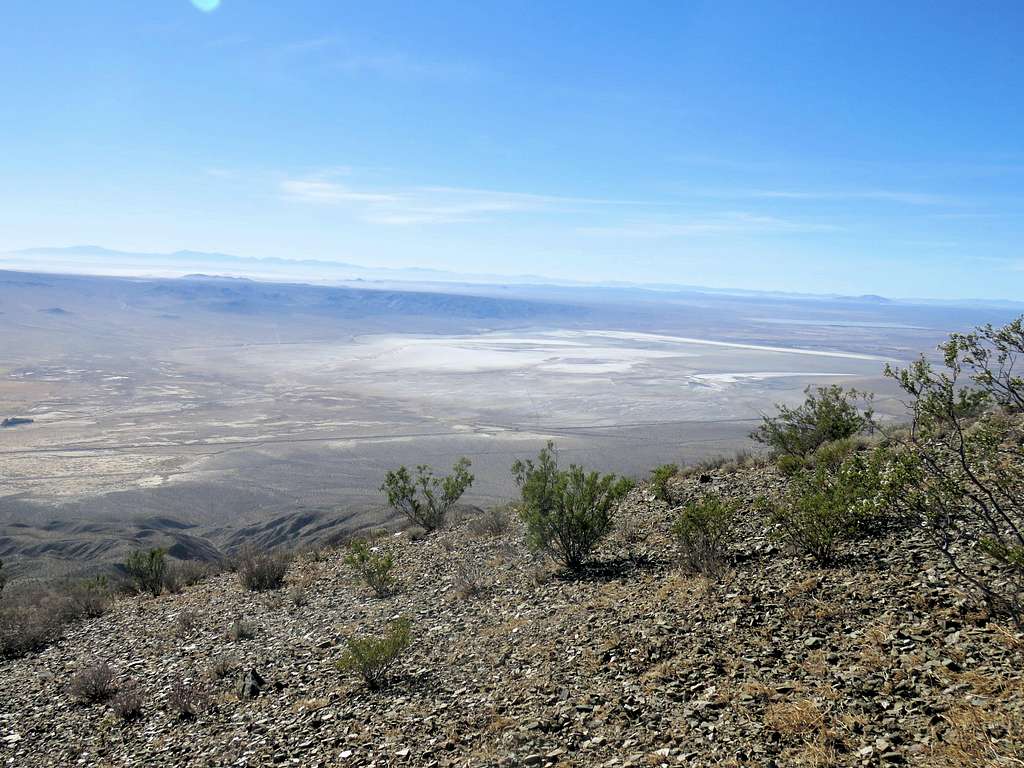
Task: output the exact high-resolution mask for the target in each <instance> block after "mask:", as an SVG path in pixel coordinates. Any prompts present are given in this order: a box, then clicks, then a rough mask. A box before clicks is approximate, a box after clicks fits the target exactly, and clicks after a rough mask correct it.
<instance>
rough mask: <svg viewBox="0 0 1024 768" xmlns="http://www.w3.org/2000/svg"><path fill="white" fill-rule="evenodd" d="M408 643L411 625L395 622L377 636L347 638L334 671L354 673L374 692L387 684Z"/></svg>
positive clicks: (407, 621)
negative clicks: (343, 651)
mask: <svg viewBox="0 0 1024 768" xmlns="http://www.w3.org/2000/svg"><path fill="white" fill-rule="evenodd" d="M411 643H412V622H410V621H409V619H407V618H405V617H402V618H399V619H395V620H394V621H393V622H391V624H390V626H389V627H388V630H387V632H386V633H385V634H384V635H382V636H380V637H358V636H353V637H350V638H348V640H347V641H346V649H345V653H344V655H343V656H342V657H341V660H340V661H339V662H338V669H340V670H341V671H343V672H356V673H358V674H359V675H360V676H361V677H362V678H363V681H364V682H365V683H366V685H367V686H368V687H369V688H371V689H373V690H377V689H379V688H382V687H384V685H386V684H387V681H388V675H389V674H390V672H391V669H392V667H393V666H394V665H395V663H396V662H397V661H398V660H399V659H400V658H401V656H402V654H404V653H405V652H406V650H408V648H409V646H410V645H411Z"/></svg>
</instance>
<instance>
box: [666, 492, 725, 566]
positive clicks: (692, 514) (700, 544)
mask: <svg viewBox="0 0 1024 768" xmlns="http://www.w3.org/2000/svg"><path fill="white" fill-rule="evenodd" d="M672 532H673V533H674V534H675V537H676V540H677V541H678V542H679V548H680V550H681V553H682V558H683V563H684V565H685V566H686V567H687V568H688V569H689V570H690V571H692V572H694V573H701V574H704V575H705V576H717V575H719V574H721V573H722V572H723V571H724V570H725V568H726V565H727V564H728V555H729V548H730V546H731V545H732V544H733V543H734V541H735V538H736V505H735V503H733V502H730V501H725V500H723V499H721V498H719V497H717V496H709V497H707V498H705V499H701V500H700V501H697V502H694V503H691V504H687V505H686V507H684V508H683V511H682V512H681V513H680V514H679V517H678V518H676V521H675V524H674V525H673V526H672Z"/></svg>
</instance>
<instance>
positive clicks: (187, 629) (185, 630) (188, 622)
mask: <svg viewBox="0 0 1024 768" xmlns="http://www.w3.org/2000/svg"><path fill="white" fill-rule="evenodd" d="M198 624H199V616H198V615H197V614H196V612H195V611H191V610H187V609H186V610H183V611H179V612H178V615H177V617H176V618H175V620H174V629H175V632H176V633H177V635H178V637H187V636H188V635H190V634H191V633H192V630H194V629H195V628H196V626H198Z"/></svg>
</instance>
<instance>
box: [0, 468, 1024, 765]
mask: <svg viewBox="0 0 1024 768" xmlns="http://www.w3.org/2000/svg"><path fill="white" fill-rule="evenodd" d="M702 480H703V481H704V482H701V481H702ZM782 483H783V480H782V479H781V478H779V477H778V476H777V475H775V473H774V472H773V471H772V470H769V469H765V468H757V469H748V470H742V471H740V472H737V473H732V474H729V473H726V472H724V471H716V472H712V473H710V474H708V475H705V476H704V477H690V478H686V479H681V480H678V481H677V483H676V486H675V487H674V497H675V499H676V502H677V503H683V502H685V501H686V500H688V499H691V498H695V497H697V496H699V495H701V494H704V493H709V492H715V493H720V494H722V495H726V496H730V497H733V498H736V499H738V500H743V501H753V499H754V498H756V497H757V496H759V495H761V494H764V493H773V492H775V491H777V490H778V488H779V487H780V486H781V484H782ZM745 508H750V509H752V508H753V505H752V504H750V505H746V506H745ZM621 515H622V518H623V520H624V521H625V523H626V524H625V525H622V526H620V529H619V531H618V532H617V533H616V534H615V535H614V536H613V537H611V538H610V539H609V540H608V541H607V542H606V543H605V545H604V546H603V549H602V552H601V553H600V554H601V558H600V559H601V563H602V564H601V566H600V567H599V568H595V569H593V570H592V571H591V572H589V573H587V574H586V576H585V577H584V578H580V579H569V578H567V577H565V576H564V575H562V574H560V573H559V572H558V571H557V569H555V568H554V567H553V566H552V565H550V564H548V563H545V562H544V561H542V560H539V559H537V558H535V557H534V556H532V555H531V554H530V553H528V552H527V551H526V550H525V548H524V546H523V544H522V541H523V537H522V532H521V531H520V530H519V528H518V524H515V525H513V526H512V529H511V530H509V531H508V532H507V533H505V534H503V535H500V536H493V535H474V534H473V532H472V531H471V529H470V527H469V526H467V524H466V522H465V521H464V522H462V523H460V524H458V525H455V526H454V527H453V528H452V529H450V530H447V531H444V532H441V533H437V534H433V535H431V536H427V537H424V538H421V539H419V540H413V538H412V537H410V536H409V535H408V534H401V535H388V536H385V537H383V538H381V539H379V540H378V541H377V542H376V546H377V547H378V548H379V549H380V550H382V551H387V552H389V553H391V554H393V555H394V557H395V559H396V563H397V572H398V575H399V578H400V581H401V590H400V591H399V592H398V593H397V594H396V595H394V596H392V597H388V598H376V597H374V596H372V594H371V593H370V592H369V591H368V590H367V589H366V588H364V587H362V586H360V585H358V584H357V583H356V582H355V581H354V579H353V577H352V574H351V572H350V570H349V568H348V567H347V566H346V565H344V563H343V558H344V553H343V552H338V551H327V552H322V553H318V554H316V555H304V556H302V557H301V558H299V559H297V560H296V561H295V562H294V563H293V566H292V569H291V571H290V572H289V576H288V581H289V584H288V586H287V587H286V588H285V589H284V590H281V591H278V592H273V593H265V594H253V593H247V592H245V591H243V590H242V588H241V587H240V586H239V585H238V582H237V580H236V578H235V577H234V576H233V575H232V574H223V575H220V576H217V577H213V578H211V579H209V580H207V581H205V582H203V583H201V584H198V585H196V586H194V587H191V588H189V589H187V590H186V591H185V592H183V593H182V594H179V595H167V596H163V597H159V598H142V597H139V598H126V599H123V600H120V601H119V602H118V603H116V604H115V606H114V608H113V609H112V610H111V612H110V613H108V614H107V615H105V616H103V617H101V618H99V619H95V620H90V621H87V622H85V623H83V624H80V625H78V626H75V627H72V628H70V629H69V630H68V631H67V632H66V634H65V637H64V639H63V640H62V641H61V642H59V643H58V644H56V645H54V646H52V647H50V648H48V649H46V650H45V651H43V652H42V653H39V654H34V655H31V656H29V657H26V658H24V659H20V660H17V661H6V662H0V681H2V685H3V688H2V690H3V693H4V696H3V701H2V702H0V764H3V765H6V766H18V767H19V768H21V767H24V768H29V767H30V766H31V767H36V766H141V765H146V766H150V765H154V766H155V765H160V766H164V765H166V766H262V765H300V766H310V767H316V766H322V767H325V768H326V767H327V766H332V767H333V766H350V765H351V766H371V765H374V766H384V765H395V766H477V765H479V766H486V765H501V766H519V765H526V766H534V765H536V766H657V765H692V766H740V765H743V766H789V765H815V766H827V765H839V766H862V765H864V766H873V765H890V764H891V765H900V764H911V765H923V766H961V765H970V766H1019V765H1024V746H1021V745H1022V744H1024V709H1022V705H1024V682H1022V675H1024V673H1022V664H1021V661H1022V657H1024V635H1022V634H1021V633H1020V632H1018V631H1016V630H1015V629H1014V628H1012V627H1010V626H1008V625H1004V624H1000V623H999V622H998V621H994V620H991V619H989V618H988V617H986V616H985V615H983V614H982V613H981V612H979V611H977V610H976V609H975V608H974V607H973V605H972V603H971V602H970V601H969V600H967V599H966V598H965V596H964V595H963V594H962V593H961V592H960V591H958V590H957V589H956V588H955V587H954V586H953V585H952V584H951V578H950V573H949V571H948V569H947V568H946V567H945V565H944V564H943V563H942V562H940V561H938V560H937V559H936V557H935V556H934V554H933V553H932V552H931V551H930V550H929V549H928V547H927V546H926V543H925V542H924V541H923V540H922V539H920V538H918V537H917V536H916V535H914V534H907V533H905V532H904V533H901V534H899V535H896V536H893V537H891V538H886V539H883V540H874V541H869V542H863V543H858V544H856V545H852V546H851V547H849V548H847V550H846V551H845V552H844V557H843V558H842V560H841V561H840V563H839V564H837V565H836V566H834V567H831V568H828V569H822V568H818V567H816V566H815V565H814V564H813V563H811V562H810V561H808V560H805V559H802V558H799V557H796V556H794V555H792V554H790V553H788V552H786V551H785V550H784V549H782V548H781V547H780V546H778V545H777V544H775V543H774V542H773V541H772V540H770V539H769V538H768V537H767V536H766V535H765V534H764V524H763V522H762V521H761V520H759V519H757V518H756V517H755V516H753V513H751V517H750V518H749V519H747V520H744V522H743V526H744V535H743V536H742V537H741V541H740V543H739V545H738V547H737V549H736V552H735V562H734V563H733V567H732V569H731V570H730V571H729V572H728V573H727V574H726V575H724V576H723V577H722V578H720V579H716V580H714V581H710V580H707V579H704V578H702V577H695V576H691V575H688V574H687V573H685V572H684V571H683V570H682V569H681V568H680V566H679V564H678V559H677V553H676V551H675V546H674V543H673V541H672V538H671V536H670V533H669V530H670V526H671V521H672V519H673V517H674V515H675V511H674V509H673V508H671V506H670V505H666V504H665V503H663V502H659V501H655V500H653V499H652V498H651V496H650V495H649V492H648V490H647V489H644V488H640V489H637V490H635V491H634V492H633V493H632V495H631V496H630V498H629V499H628V500H627V502H626V503H625V504H624V509H623V510H622V512H621ZM467 570H468V571H476V572H478V573H479V574H481V579H480V581H481V583H480V584H479V585H478V586H479V587H480V590H479V592H478V593H477V594H475V595H470V596H467V595H466V594H465V592H466V590H465V589H464V588H462V587H464V586H465V585H464V583H463V581H462V579H460V578H459V575H460V573H463V572H465V571H467ZM299 593H301V595H302V597H303V599H300V600H296V599H295V597H296V595H297V594H299ZM297 603H298V604H297ZM398 616H407V617H409V618H410V619H411V620H412V622H413V632H414V637H415V639H414V643H413V645H412V648H411V651H410V652H409V654H408V655H407V656H406V657H405V658H404V659H403V660H402V662H401V663H400V664H399V665H398V666H397V667H396V669H395V671H394V676H393V679H392V682H391V685H390V686H389V687H387V688H386V689H385V690H383V691H377V692H375V691H371V690H369V689H367V688H366V687H365V686H364V685H363V684H362V682H361V681H360V680H358V679H357V678H354V677H352V676H351V675H349V674H346V673H342V672H340V671H339V670H338V668H337V662H338V660H339V659H340V657H341V655H342V651H343V647H344V638H345V637H346V636H348V635H349V634H351V633H353V632H380V631H382V630H383V629H384V628H385V627H386V626H387V623H388V621H389V620H390V619H392V618H395V617H398ZM237 617H241V619H242V621H243V622H244V623H246V624H247V625H249V627H250V628H251V629H252V631H253V636H252V637H250V638H246V639H237V640H231V639H230V638H229V632H228V630H229V627H230V625H231V624H232V623H233V621H234V620H235V619H236V618H237ZM101 662H106V663H108V664H109V665H110V666H111V667H112V668H113V669H114V671H115V674H116V678H117V680H118V681H119V683H120V684H121V685H122V686H125V685H127V684H128V682H129V681H134V682H135V683H136V684H137V685H138V687H139V690H140V692H141V694H142V700H143V705H142V706H143V712H142V717H141V718H140V719H139V720H137V721H135V722H128V723H125V722H122V721H121V720H120V719H119V718H118V717H117V716H116V715H115V714H114V711H113V709H112V708H111V707H110V706H109V704H99V705H94V706H83V705H80V704H76V703H75V702H74V700H73V699H72V697H71V696H70V694H69V692H68V682H69V680H70V678H71V677H72V675H73V674H75V672H77V671H78V670H81V669H83V668H85V667H88V666H90V665H94V664H98V663H101ZM217 667H223V669H222V670H221V671H222V672H223V671H224V669H227V670H229V671H228V673H227V674H225V675H223V676H222V677H219V678H218V677H217V676H216V675H215V674H214V670H215V669H216V668H217ZM248 670H256V671H257V672H258V675H259V677H260V678H262V679H263V681H264V684H263V686H262V689H261V690H260V691H259V692H258V695H256V696H240V695H239V693H238V690H237V688H238V685H237V683H238V677H239V675H240V674H244V672H245V671H248ZM182 685H184V686H185V691H186V695H187V696H190V697H191V698H192V699H193V701H194V703H195V704H196V706H197V707H198V708H199V710H200V711H199V713H198V715H197V717H195V718H194V719H191V720H182V719H181V718H179V717H178V716H177V715H176V714H175V712H174V707H173V706H172V702H173V699H174V695H173V694H174V692H175V688H180V687H181V686H182ZM251 692H252V691H251V690H250V691H249V693H251Z"/></svg>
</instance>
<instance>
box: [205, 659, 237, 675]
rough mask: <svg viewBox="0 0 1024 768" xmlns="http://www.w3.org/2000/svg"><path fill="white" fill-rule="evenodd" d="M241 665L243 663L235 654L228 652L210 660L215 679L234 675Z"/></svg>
mask: <svg viewBox="0 0 1024 768" xmlns="http://www.w3.org/2000/svg"><path fill="white" fill-rule="evenodd" d="M239 667H241V663H240V662H239V661H238V659H237V658H235V657H234V656H230V655H227V654H222V655H220V656H215V657H214V658H213V659H212V660H211V661H210V670H209V672H210V677H211V678H213V679H214V680H223V679H224V678H225V677H229V676H231V675H233V674H234V673H235V672H236V671H237V670H238V668H239Z"/></svg>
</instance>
